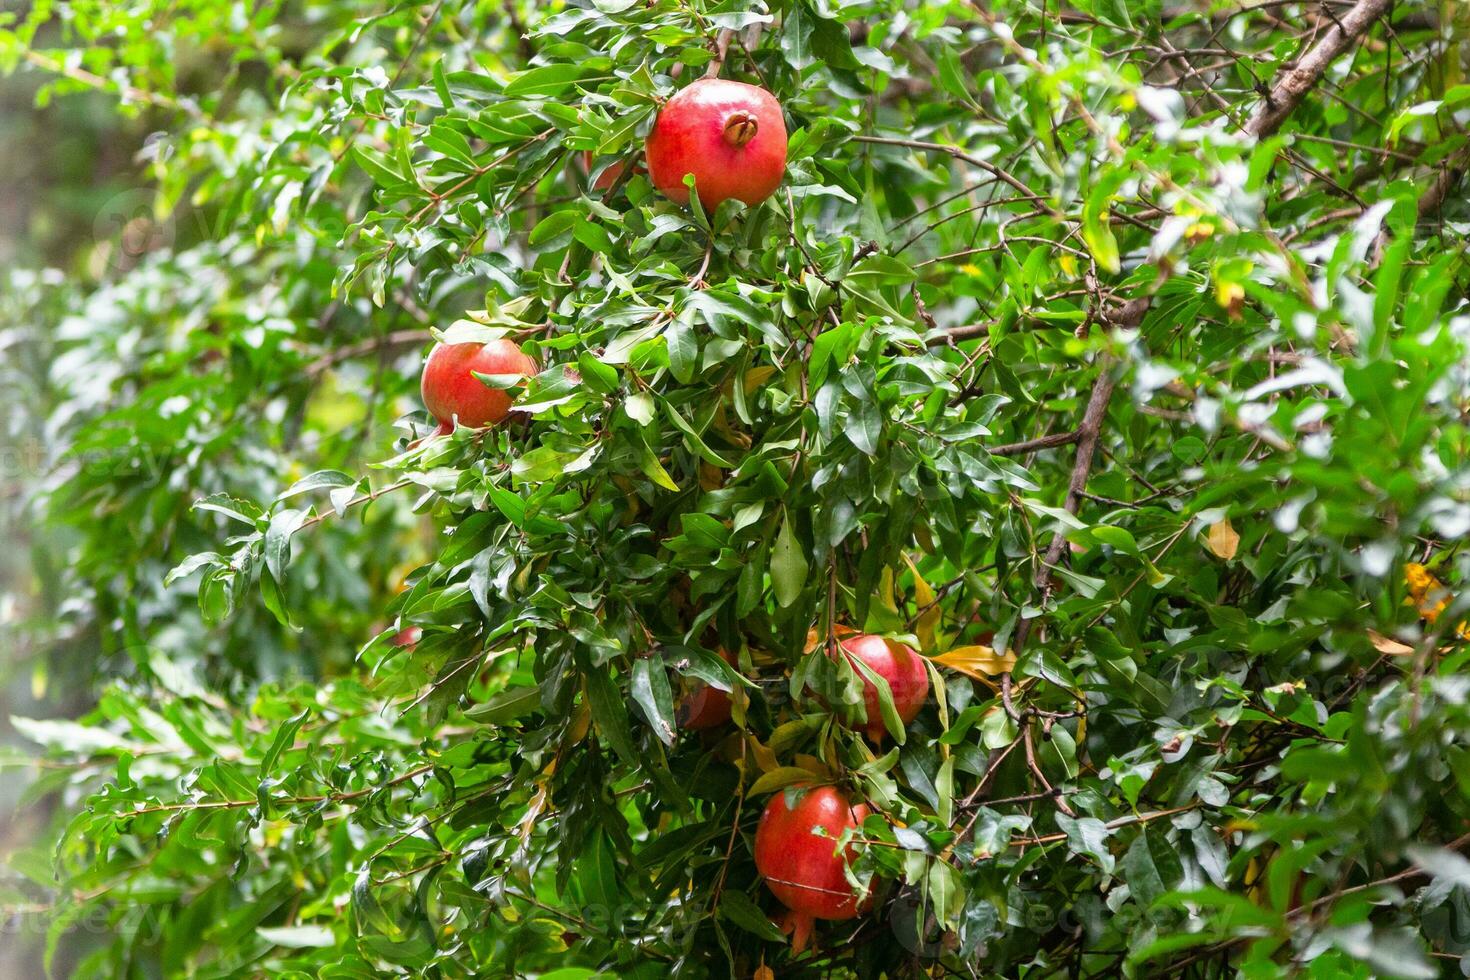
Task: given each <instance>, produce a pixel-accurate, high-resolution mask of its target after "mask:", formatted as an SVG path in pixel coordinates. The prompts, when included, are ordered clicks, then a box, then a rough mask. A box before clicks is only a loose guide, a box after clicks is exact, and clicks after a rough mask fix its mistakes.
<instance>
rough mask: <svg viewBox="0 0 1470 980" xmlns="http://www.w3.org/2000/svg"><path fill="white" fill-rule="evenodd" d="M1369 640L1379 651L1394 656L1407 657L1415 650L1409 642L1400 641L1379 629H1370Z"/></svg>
mask: <svg viewBox="0 0 1470 980" xmlns="http://www.w3.org/2000/svg"><path fill="white" fill-rule="evenodd" d="M1368 640H1369V642H1371V643H1372V644H1373V649H1375V650H1377V651H1378V652H1379V653H1387V654H1389V655H1391V656H1394V657H1405V656H1408V655H1409V654H1411V653H1413V652H1414V648H1413V647H1411V646H1409V645H1408V644H1407V643H1400V642H1399V641H1398V640H1395V639H1391V638H1389V637H1387V636H1384V635H1383V634H1382V633H1380V632H1378V631H1377V630H1369V631H1368Z"/></svg>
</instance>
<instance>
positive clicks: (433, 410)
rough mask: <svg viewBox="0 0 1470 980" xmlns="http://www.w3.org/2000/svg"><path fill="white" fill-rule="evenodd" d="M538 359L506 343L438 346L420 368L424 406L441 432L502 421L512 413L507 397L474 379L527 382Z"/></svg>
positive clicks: (506, 341)
mask: <svg viewBox="0 0 1470 980" xmlns="http://www.w3.org/2000/svg"><path fill="white" fill-rule="evenodd" d="M538 370H539V368H538V367H537V365H536V360H535V359H534V358H533V357H531V356H530V355H528V354H525V353H523V352H522V351H521V349H520V347H518V346H517V345H516V344H515V343H514V342H513V341H510V340H507V339H505V338H503V337H502V338H500V339H498V340H492V341H490V342H489V343H486V344H438V345H436V346H435V347H434V349H433V350H432V351H430V352H429V359H428V361H427V362H425V364H424V375H423V381H422V385H421V390H422V392H423V398H424V406H425V407H426V408H428V410H429V413H430V414H432V415H433V416H434V418H436V419H438V420H439V428H440V431H441V432H446V431H449V430H450V429H452V428H453V427H454V423H455V420H458V422H459V424H460V425H464V426H469V427H470V428H472V429H478V428H480V427H481V426H486V425H495V424H496V423H498V422H502V421H504V419H505V417H506V415H508V414H510V405H511V401H512V399H511V396H510V393H509V392H506V391H503V390H501V389H499V388H492V387H490V386H489V385H487V384H485V383H484V382H483V381H481V380H480V379H479V378H477V377H475V375H476V374H477V373H478V374H487V375H489V374H501V375H519V376H521V377H528V376H530V375H533V374H535V373H536V372H537V371H538Z"/></svg>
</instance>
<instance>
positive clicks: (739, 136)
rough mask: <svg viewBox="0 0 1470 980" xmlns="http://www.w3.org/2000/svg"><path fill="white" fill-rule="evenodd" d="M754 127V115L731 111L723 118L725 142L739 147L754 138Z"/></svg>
mask: <svg viewBox="0 0 1470 980" xmlns="http://www.w3.org/2000/svg"><path fill="white" fill-rule="evenodd" d="M756 129H757V126H756V121H755V116H752V115H751V114H750V113H748V112H733V113H731V114H730V118H729V119H726V120H725V142H726V143H729V144H730V145H731V146H733V147H735V148H736V149H739V148H740V147H742V146H744V145H745V144H746V143H749V142H750V141H751V140H753V139H755V131H756Z"/></svg>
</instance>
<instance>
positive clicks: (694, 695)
mask: <svg viewBox="0 0 1470 980" xmlns="http://www.w3.org/2000/svg"><path fill="white" fill-rule="evenodd" d="M719 654H720V659H721V660H723V661H725V663H727V664H729V665H730V666H731V667H734V666H735V656H734V654H732V653H730V651H728V650H724V649H722V650H720V651H719ZM674 720H675V721H676V722H678V725H679V727H680V728H686V729H689V730H690V731H702V730H704V729H706V728H718V727H719V726H721V725H723V724H725V723H726V722H728V721H729V720H730V695H729V693H728V692H726V691H722V690H720V689H719V688H717V687H710V686H709V685H708V684H699V685H697V686H695V687H694V688H693V690H691V691H690V692H689V693H688V694H686V695H684V697H683V698H681V699H680V701H679V704H678V706H677V707H676V708H675V709H674Z"/></svg>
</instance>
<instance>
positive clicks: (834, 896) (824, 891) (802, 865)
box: [755, 786, 872, 952]
mask: <svg viewBox="0 0 1470 980" xmlns="http://www.w3.org/2000/svg"><path fill="white" fill-rule="evenodd" d="M787 792H788V791H782V792H779V793H777V794H776V795H775V796H773V797H771V802H769V803H767V804H766V809H765V812H764V813H762V814H761V819H760V824H759V825H758V826H757V827H756V831H755V866H756V870H758V871H759V872H760V873H761V876H762V877H764V878H765V879H766V887H767V888H769V889H770V890H771V894H773V895H775V896H776V899H777V900H778V901H779V902H780V903H781V904H782V905H784V906H786V908H788V909H789V910H790V913H789V914H788V915H787V916H786V921H785V923H784V925H785V926H786V928H787V929H788V930H789V931H790V932H791V934H792V935H791V946H792V948H793V949H795V950H796V951H797V952H801V950H803V949H805V948H806V944H807V940H808V939H810V938H811V934H812V927H813V925H814V924H815V923H814V920H816V919H851V918H853V917H854V916H856V915H859V914H860V913H862V912H865V911H867V909H868V906H870V905H871V904H872V901H871V898H869V899H868V900H865V901H863V902H861V903H859V902H858V897H857V895H856V894H855V893H854V892H853V889H852V885H850V884H849V883H848V881H847V877H846V875H845V874H844V873H843V868H844V866H845V865H846V864H847V863H848V862H850V861H851V860H852V859H853V857H854V856H855V854H856V849H855V848H854V847H853V845H852V844H850V843H849V844H848V845H847V847H845V848H843V849H842V851H841V852H840V853H839V851H838V840H839V839H840V838H841V837H842V834H843V832H844V831H846V830H848V829H849V828H854V827H857V826H858V825H859V824H861V823H862V822H863V818H864V817H866V816H867V815H868V808H867V806H865V805H863V804H861V803H859V804H858V805H856V806H853V805H852V804H850V803H849V802H848V800H847V797H845V796H843V795H842V793H840V792H839V791H838V790H837V789H835V788H834V787H831V786H816V787H810V788H802V789H798V790H795V791H794V792H796V793H798V794H799V795H798V796H797V799H796V803H795V805H794V806H790V807H788V806H787V805H786V795H787ZM818 828H821V830H822V831H823V833H820V834H819V833H817V832H816V831H817V829H818Z"/></svg>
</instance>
